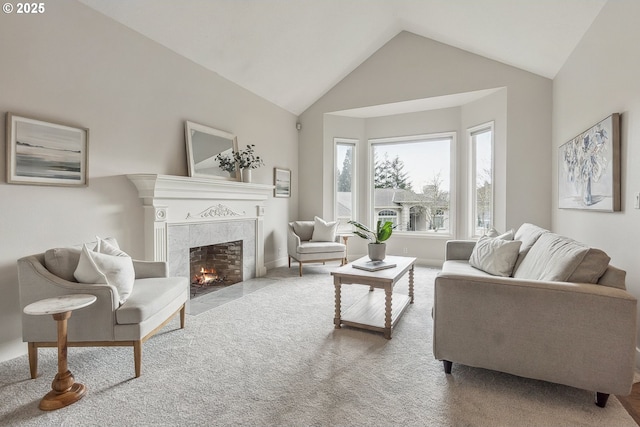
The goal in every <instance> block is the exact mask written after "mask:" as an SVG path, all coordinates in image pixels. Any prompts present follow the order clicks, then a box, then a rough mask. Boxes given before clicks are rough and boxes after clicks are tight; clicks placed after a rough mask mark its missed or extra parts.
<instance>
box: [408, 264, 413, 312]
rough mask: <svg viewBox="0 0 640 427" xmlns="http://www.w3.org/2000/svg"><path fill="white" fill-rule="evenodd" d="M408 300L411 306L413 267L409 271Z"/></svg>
mask: <svg viewBox="0 0 640 427" xmlns="http://www.w3.org/2000/svg"><path fill="white" fill-rule="evenodd" d="M409 298H410V301H409V302H410V303H411V304H413V265H412V266H411V269H410V270H409Z"/></svg>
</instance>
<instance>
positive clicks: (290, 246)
mask: <svg viewBox="0 0 640 427" xmlns="http://www.w3.org/2000/svg"><path fill="white" fill-rule="evenodd" d="M298 246H300V236H298V235H297V234H296V233H295V232H294V231H293V225H291V224H289V226H288V228H287V251H288V253H289V255H291V256H296V248H297V247H298Z"/></svg>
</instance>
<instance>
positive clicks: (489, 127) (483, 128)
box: [467, 120, 496, 238]
mask: <svg viewBox="0 0 640 427" xmlns="http://www.w3.org/2000/svg"><path fill="white" fill-rule="evenodd" d="M485 132H491V206H490V213H491V222H490V224H489V227H494V221H495V197H496V191H495V161H496V156H495V153H496V151H495V121H493V120H492V121H489V122H485V123H481V124H479V125H476V126H472V127H470V128H467V141H468V144H469V168H468V170H469V218H468V226H469V227H470V228H469V237H471V238H478V237H480V236H481V235H482V234H479V233H478V232H477V231H476V218H477V191H476V172H477V164H476V144H475V140H474V137H475V136H477V135H479V134H481V133H485Z"/></svg>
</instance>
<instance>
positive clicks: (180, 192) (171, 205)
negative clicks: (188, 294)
mask: <svg viewBox="0 0 640 427" xmlns="http://www.w3.org/2000/svg"><path fill="white" fill-rule="evenodd" d="M127 178H129V180H130V181H131V182H132V183H133V184H134V185H135V186H136V188H137V189H138V196H139V197H140V199H141V200H142V204H143V206H144V239H145V258H146V259H147V260H153V261H167V262H168V263H169V272H170V274H171V275H172V276H182V277H187V278H189V276H190V273H189V249H190V248H192V247H197V246H204V245H213V244H217V243H225V242H230V241H237V240H241V241H242V244H243V247H244V250H243V259H242V261H243V277H244V279H245V280H246V279H250V278H253V277H261V276H264V275H265V274H266V268H265V266H264V210H265V207H264V204H265V200H267V198H268V197H269V195H270V194H271V192H272V191H273V186H272V185H263V184H250V183H244V182H238V181H226V180H218V179H213V178H212V179H207V178H190V177H182V176H169V175H154V174H133V175H127Z"/></svg>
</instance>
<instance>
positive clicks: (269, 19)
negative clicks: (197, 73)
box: [79, 0, 607, 115]
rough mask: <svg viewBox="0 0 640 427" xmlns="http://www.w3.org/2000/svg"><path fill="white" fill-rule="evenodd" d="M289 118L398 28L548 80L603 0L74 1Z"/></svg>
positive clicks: (318, 95)
mask: <svg viewBox="0 0 640 427" xmlns="http://www.w3.org/2000/svg"><path fill="white" fill-rule="evenodd" d="M79 1H80V2H82V3H84V4H86V5H88V6H89V7H91V8H93V9H95V10H97V11H99V12H101V13H103V14H105V15H107V16H109V17H111V18H113V19H114V20H116V21H118V22H120V23H122V24H124V25H126V26H127V27H130V28H131V29H133V30H135V31H137V32H139V33H141V34H143V35H145V36H146V37H148V38H150V39H152V40H155V41H156V42H158V43H160V44H162V45H164V46H166V47H167V48H169V49H171V50H173V51H175V52H177V53H178V54H180V55H182V56H184V57H186V58H188V59H190V60H192V61H193V62H195V63H197V64H200V65H202V66H203V67H206V68H207V69H209V70H211V71H214V72H216V73H218V74H219V75H221V76H222V77H224V78H226V79H228V80H230V81H232V82H234V83H236V84H238V85H240V86H242V87H244V88H245V89H248V90H249V91H251V92H253V93H255V94H257V95H259V96H261V97H263V98H265V99H267V100H269V101H271V102H273V103H274V104H276V105H279V106H280V107H282V108H284V109H286V110H288V111H290V112H292V113H294V114H296V115H298V114H300V113H302V112H303V111H304V110H305V109H306V108H308V107H309V106H310V105H312V104H313V103H314V102H315V101H316V100H318V99H319V98H320V97H322V95H323V94H325V93H326V92H327V91H328V90H329V89H331V88H332V87H333V86H334V85H335V84H336V83H338V82H339V81H340V80H342V79H343V78H344V77H345V76H346V75H348V74H349V73H350V72H351V71H353V70H354V69H355V68H356V67H357V66H358V65H360V64H361V63H362V62H363V61H364V60H366V59H367V58H368V57H369V56H371V55H372V54H373V53H374V52H375V51H376V50H378V49H379V48H380V47H382V46H383V45H384V44H385V43H386V42H388V41H389V40H390V39H391V38H393V37H394V36H396V35H397V34H398V33H399V32H401V31H410V32H412V33H415V34H418V35H420V36H423V37H428V38H431V39H433V40H436V41H439V42H442V43H446V44H449V45H451V46H455V47H458V48H460V49H464V50H467V51H469V52H472V53H476V54H478V55H482V56H485V57H487V58H490V59H494V60H496V61H500V62H503V63H505V64H509V65H512V66H515V67H518V68H521V69H524V70H527V71H530V72H532V73H535V74H538V75H541V76H544V77H548V78H553V77H554V76H555V75H556V73H557V72H558V71H559V70H560V68H561V67H562V65H563V64H564V62H565V61H566V59H567V58H568V57H569V55H570V54H571V52H572V51H573V49H574V48H575V46H576V45H577V43H578V42H579V41H580V39H581V38H582V36H583V35H584V33H585V32H586V31H587V29H588V28H589V26H590V25H591V24H592V22H593V21H594V19H595V18H596V16H597V15H598V13H599V12H600V10H601V9H602V7H603V6H604V4H605V3H606V1H607V0H180V1H177V0H135V1H132V0H128V1H125V0H79Z"/></svg>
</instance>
